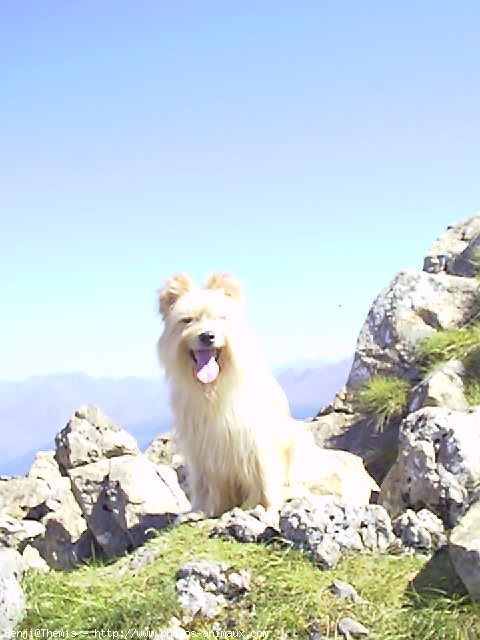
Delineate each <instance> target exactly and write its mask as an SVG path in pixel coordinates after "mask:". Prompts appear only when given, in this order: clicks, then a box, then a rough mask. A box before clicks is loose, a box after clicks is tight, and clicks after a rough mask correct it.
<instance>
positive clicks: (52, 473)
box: [27, 450, 62, 489]
mask: <svg viewBox="0 0 480 640" xmlns="http://www.w3.org/2000/svg"><path fill="white" fill-rule="evenodd" d="M27 477H28V478H33V479H34V480H42V481H43V482H45V483H46V484H47V485H48V487H49V488H50V489H53V488H54V487H55V485H56V483H57V482H58V481H59V480H61V478H62V474H61V472H60V467H59V466H58V463H57V461H56V460H55V451H53V450H52V451H38V452H37V453H36V454H35V458H34V459H33V462H32V464H31V467H30V470H29V472H28V474H27Z"/></svg>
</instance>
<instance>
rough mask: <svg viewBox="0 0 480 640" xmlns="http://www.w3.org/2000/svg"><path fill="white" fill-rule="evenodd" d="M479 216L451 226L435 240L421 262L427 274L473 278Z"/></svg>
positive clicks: (476, 266)
mask: <svg viewBox="0 0 480 640" xmlns="http://www.w3.org/2000/svg"><path fill="white" fill-rule="evenodd" d="M479 236H480V215H476V216H473V217H471V218H467V219H466V220H463V221H462V222H459V223H458V224H454V225H451V226H449V227H448V228H447V230H446V231H445V233H444V234H443V235H442V236H440V238H438V240H435V242H434V243H433V245H432V246H431V248H430V251H429V252H428V254H427V255H426V256H425V258H424V261H423V270H424V271H427V272H428V273H440V272H442V271H444V272H445V273H448V274H450V275H455V276H464V277H470V278H471V277H473V276H475V275H477V273H478V271H479V269H478V267H479V264H478V255H477V254H476V249H477V247H478V246H479V244H480V237H479Z"/></svg>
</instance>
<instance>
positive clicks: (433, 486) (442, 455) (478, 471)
mask: <svg viewBox="0 0 480 640" xmlns="http://www.w3.org/2000/svg"><path fill="white" fill-rule="evenodd" d="M479 479H480V408H475V409H473V410H470V411H450V410H449V409H444V408H440V407H427V408H424V409H420V410H419V411H416V412H415V413H411V414H410V415H409V416H407V418H405V420H404V421H403V422H402V425H401V427H400V435H399V451H398V457H397V461H396V462H395V464H394V465H393V466H392V468H391V469H390V471H389V472H388V474H387V476H386V478H385V480H384V481H383V483H382V488H381V492H380V503H381V504H383V505H384V506H385V508H386V509H387V511H388V512H389V514H390V515H391V516H392V517H395V516H397V515H399V514H400V513H402V512H403V511H405V510H406V509H409V508H411V509H414V510H415V509H420V508H422V507H424V506H426V507H427V508H428V509H430V510H431V511H433V512H434V513H435V514H437V515H438V516H440V517H441V518H442V520H443V522H444V524H445V526H447V527H451V526H453V525H454V524H455V523H456V522H457V520H458V518H459V517H460V516H461V515H462V514H463V513H465V511H466V510H467V509H468V506H469V505H470V504H471V503H472V502H474V501H475V499H476V497H477V494H478V481H479Z"/></svg>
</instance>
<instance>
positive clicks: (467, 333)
mask: <svg viewBox="0 0 480 640" xmlns="http://www.w3.org/2000/svg"><path fill="white" fill-rule="evenodd" d="M479 345H480V323H476V324H472V325H470V326H465V327H462V328H461V329H449V330H444V331H437V332H436V333H433V334H432V335H431V336H429V337H428V338H425V339H424V340H421V341H420V343H419V346H418V362H419V366H420V367H421V369H422V370H423V371H425V372H428V371H431V370H432V369H434V368H435V367H436V366H437V365H439V364H442V363H444V362H447V361H448V360H453V359H455V360H460V361H461V362H462V363H463V364H464V365H465V366H466V368H468V361H469V359H470V360H471V359H472V357H473V355H474V354H475V352H476V351H477V350H478V347H479ZM472 364H473V363H472Z"/></svg>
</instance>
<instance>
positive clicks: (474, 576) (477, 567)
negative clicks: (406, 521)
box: [449, 502, 480, 600]
mask: <svg viewBox="0 0 480 640" xmlns="http://www.w3.org/2000/svg"><path fill="white" fill-rule="evenodd" d="M449 551H450V557H451V558H452V562H453V565H454V567H455V570H456V572H457V573H458V575H459V576H460V578H461V579H462V582H463V583H464V585H465V586H466V588H467V590H468V592H469V594H470V596H471V597H472V598H473V599H474V600H480V502H476V503H475V504H473V505H472V506H471V507H470V509H469V510H468V511H467V513H466V514H465V515H464V516H463V518H462V519H461V520H460V522H459V523H458V524H457V526H456V527H455V528H454V529H453V531H452V533H451V536H450V541H449Z"/></svg>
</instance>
